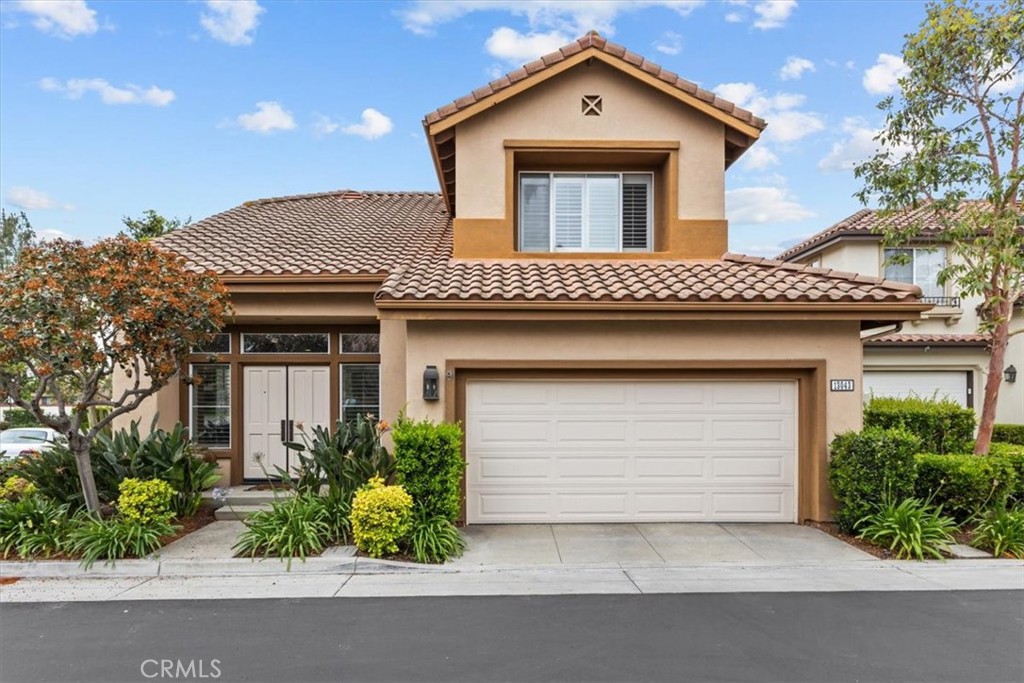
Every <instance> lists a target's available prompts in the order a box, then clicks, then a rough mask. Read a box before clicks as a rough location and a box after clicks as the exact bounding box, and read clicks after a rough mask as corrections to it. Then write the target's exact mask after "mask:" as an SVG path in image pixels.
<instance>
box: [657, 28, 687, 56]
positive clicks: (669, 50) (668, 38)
mask: <svg viewBox="0 0 1024 683" xmlns="http://www.w3.org/2000/svg"><path fill="white" fill-rule="evenodd" d="M654 49H655V50H657V51H658V52H661V53H663V54H666V55H677V54H679V53H680V52H682V51H683V37H682V36H681V35H679V34H678V33H676V32H675V31H665V32H664V33H663V34H662V35H661V39H659V40H658V41H656V42H655V43H654Z"/></svg>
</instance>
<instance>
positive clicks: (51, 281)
mask: <svg viewBox="0 0 1024 683" xmlns="http://www.w3.org/2000/svg"><path fill="white" fill-rule="evenodd" d="M229 307H230V304H229V302H228V293H227V290H226V289H225V287H224V285H223V284H221V282H220V280H219V279H218V278H217V277H216V276H215V275H212V274H204V273H197V272H194V271H192V270H189V269H188V268H186V266H185V263H184V261H183V260H182V259H181V258H179V257H178V256H176V255H174V254H171V253H170V252H167V251H163V250H161V249H160V248H158V247H157V246H156V245H153V244H150V243H148V242H137V241H135V240H131V239H129V238H127V237H124V236H121V237H116V238H113V239H107V240H102V241H100V242H97V243H96V244H94V245H90V246H86V245H84V244H83V243H82V242H71V241H66V240H54V241H52V242H46V243H44V244H41V245H38V246H31V247H27V248H26V249H24V250H23V251H22V253H21V258H20V259H19V260H18V262H17V263H16V264H15V265H14V266H13V267H11V268H9V269H8V270H6V271H2V272H0V403H2V402H3V401H5V400H8V401H10V402H12V403H14V404H15V405H17V406H18V407H20V408H24V409H25V410H28V411H30V412H31V413H32V414H33V415H34V416H35V418H36V419H37V420H39V422H40V423H42V424H44V425H46V426H48V427H50V428H52V429H55V430H57V431H58V432H59V433H61V434H63V435H64V436H66V437H67V439H68V445H69V446H70V448H71V450H72V451H73V452H74V454H75V459H76V462H77V464H78V475H79V479H80V482H81V486H82V492H83V494H84V496H85V501H86V505H87V506H88V508H89V510H91V511H96V510H98V509H99V498H98V496H97V491H96V481H95V477H94V476H93V472H92V463H91V461H90V458H89V449H90V446H91V445H92V441H93V439H94V438H95V437H96V435H97V434H98V433H99V432H100V431H102V430H103V429H104V428H105V427H106V426H107V425H109V424H110V423H111V422H112V421H113V420H114V419H115V418H117V417H118V416H120V415H124V414H125V413H128V412H130V411H132V410H135V409H136V408H138V407H139V406H140V405H141V404H142V402H143V401H144V400H145V399H146V398H147V397H149V396H152V395H153V394H155V393H156V392H157V391H159V390H160V388H161V387H163V386H165V385H166V384H167V383H168V382H170V381H171V380H172V379H173V378H174V377H175V376H181V377H185V378H186V379H187V370H188V364H187V358H188V354H189V353H190V351H191V350H192V348H193V347H196V346H201V345H203V344H205V343H208V342H209V341H210V340H211V339H212V338H213V335H214V334H216V333H217V332H218V331H219V330H220V329H221V328H222V327H223V324H224V318H225V316H226V315H228V313H229V310H230V308H229ZM118 370H120V371H121V372H122V373H124V375H125V376H126V377H127V382H125V384H124V386H119V387H117V390H116V391H114V392H113V393H112V394H111V395H107V394H106V393H105V391H104V388H103V387H104V385H105V382H106V381H108V380H109V378H110V377H111V376H112V375H113V374H114V372H115V371H118ZM44 397H48V398H49V399H51V400H52V401H53V403H54V404H55V407H56V414H48V413H46V412H44V411H43V399H44Z"/></svg>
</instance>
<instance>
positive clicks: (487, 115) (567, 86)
mask: <svg viewBox="0 0 1024 683" xmlns="http://www.w3.org/2000/svg"><path fill="white" fill-rule="evenodd" d="M584 95H601V96H602V98H603V103H604V110H603V113H602V115H601V116H583V114H582V111H581V106H580V102H581V100H582V97H583V96H584ZM506 139H514V140H659V141H661V140H678V141H680V143H681V147H680V150H679V207H678V212H679V213H678V215H679V218H684V219H724V218H725V128H724V126H723V124H721V123H720V122H718V121H715V120H714V119H712V118H710V117H708V116H706V115H705V114H701V113H700V112H698V111H696V110H695V109H692V108H690V107H688V106H687V105H684V104H681V103H680V102H678V101H677V100H674V99H672V98H671V97H669V96H668V95H665V94H663V93H660V92H657V91H655V90H654V89H653V88H651V87H650V86H647V85H645V84H643V83H641V82H639V81H638V80H636V79H634V78H632V77H630V76H626V75H625V74H622V73H621V72H618V71H616V70H615V69H613V68H612V67H609V66H607V65H605V64H602V63H601V62H594V63H593V64H592V65H590V66H586V65H584V64H581V65H580V66H577V67H575V68H573V69H570V70H569V71H567V72H565V73H563V74H559V75H557V76H554V77H552V78H550V79H549V80H547V81H545V82H543V83H541V84H539V85H537V86H534V87H533V88H531V89H529V90H527V91H525V92H523V93H521V94H520V95H518V96H516V97H515V98H512V99H511V100H509V101H508V102H505V103H501V104H498V105H496V106H495V107H493V108H492V109H490V110H488V111H486V112H484V113H481V114H478V115H476V116H474V117H472V118H470V119H467V120H466V121H464V122H462V123H459V124H458V125H457V126H456V138H455V144H456V170H455V175H456V193H457V194H456V205H457V207H458V214H459V217H460V218H502V217H504V216H505V148H504V145H503V142H504V140H506Z"/></svg>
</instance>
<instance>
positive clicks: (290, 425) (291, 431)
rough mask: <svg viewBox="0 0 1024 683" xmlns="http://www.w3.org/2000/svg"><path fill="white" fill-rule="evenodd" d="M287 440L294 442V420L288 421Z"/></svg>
mask: <svg viewBox="0 0 1024 683" xmlns="http://www.w3.org/2000/svg"><path fill="white" fill-rule="evenodd" d="M288 440H289V441H295V420H288Z"/></svg>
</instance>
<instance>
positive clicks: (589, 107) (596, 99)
mask: <svg viewBox="0 0 1024 683" xmlns="http://www.w3.org/2000/svg"><path fill="white" fill-rule="evenodd" d="M602 107H603V103H602V101H601V96H600V95H584V96H583V115H584V116H600V115H601V109H602Z"/></svg>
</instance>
